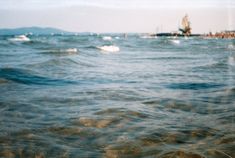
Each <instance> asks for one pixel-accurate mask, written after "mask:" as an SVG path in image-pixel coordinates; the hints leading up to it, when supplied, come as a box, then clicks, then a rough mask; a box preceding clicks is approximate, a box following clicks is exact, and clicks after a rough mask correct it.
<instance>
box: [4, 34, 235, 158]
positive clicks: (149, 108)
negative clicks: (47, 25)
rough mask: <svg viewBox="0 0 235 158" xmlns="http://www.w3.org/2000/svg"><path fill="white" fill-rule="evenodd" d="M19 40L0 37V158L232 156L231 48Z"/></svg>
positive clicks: (180, 42) (203, 42)
mask: <svg viewBox="0 0 235 158" xmlns="http://www.w3.org/2000/svg"><path fill="white" fill-rule="evenodd" d="M105 36H109V38H107V37H106V38H104V37H105ZM28 37H29V39H30V41H17V40H14V37H11V36H1V37H0V94H1V95H0V127H1V128H0V157H108V158H112V157H157V158H171V157H172V158H174V157H175V158H176V157H180V158H181V157H182V158H191V157H193V158H199V157H208V158H223V157H224V158H231V157H235V152H234V151H235V134H234V133H235V126H234V121H235V120H234V119H235V40H234V39H203V38H200V37H195V38H187V39H186V38H178V39H173V38H165V37H159V38H156V39H148V38H141V37H140V36H139V35H137V34H129V35H128V36H127V37H126V38H125V37H124V36H123V35H122V34H106V35H103V34H101V35H96V34H81V35H76V36H75V35H74V36H71V35H69V36H62V35H54V36H51V35H50V36H49V35H48V36H34V35H31V36H28ZM110 37H111V38H110ZM110 45H113V46H116V47H118V48H119V49H120V51H117V52H107V51H105V50H100V49H99V48H100V47H102V46H110Z"/></svg>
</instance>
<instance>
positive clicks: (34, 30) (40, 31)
mask: <svg viewBox="0 0 235 158" xmlns="http://www.w3.org/2000/svg"><path fill="white" fill-rule="evenodd" d="M22 34H34V35H50V34H66V35H69V34H74V33H73V32H68V31H64V30H60V29H56V28H51V27H45V28H42V27H21V28H15V29H0V35H22Z"/></svg>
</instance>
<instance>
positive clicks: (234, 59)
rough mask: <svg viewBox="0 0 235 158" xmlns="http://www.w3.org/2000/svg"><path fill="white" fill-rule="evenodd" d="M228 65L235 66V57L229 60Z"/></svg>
mask: <svg viewBox="0 0 235 158" xmlns="http://www.w3.org/2000/svg"><path fill="white" fill-rule="evenodd" d="M228 64H229V65H232V66H235V56H230V57H229V58H228Z"/></svg>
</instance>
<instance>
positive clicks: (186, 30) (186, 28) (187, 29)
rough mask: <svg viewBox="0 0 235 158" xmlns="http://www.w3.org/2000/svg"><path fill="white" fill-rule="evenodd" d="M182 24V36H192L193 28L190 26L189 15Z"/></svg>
mask: <svg viewBox="0 0 235 158" xmlns="http://www.w3.org/2000/svg"><path fill="white" fill-rule="evenodd" d="M181 24H182V28H179V31H180V32H181V34H182V35H185V36H190V35H191V30H192V28H191V26H190V21H189V19H188V15H187V14H186V15H185V16H184V17H183V19H182V22H181Z"/></svg>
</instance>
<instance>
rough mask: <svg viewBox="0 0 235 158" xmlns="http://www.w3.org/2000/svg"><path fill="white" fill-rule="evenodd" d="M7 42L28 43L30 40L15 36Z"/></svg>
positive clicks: (25, 37) (22, 36)
mask: <svg viewBox="0 0 235 158" xmlns="http://www.w3.org/2000/svg"><path fill="white" fill-rule="evenodd" d="M9 40H10V41H16V42H28V41H30V39H29V38H28V37H27V36H25V35H19V36H15V37H14V38H10V39H9Z"/></svg>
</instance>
